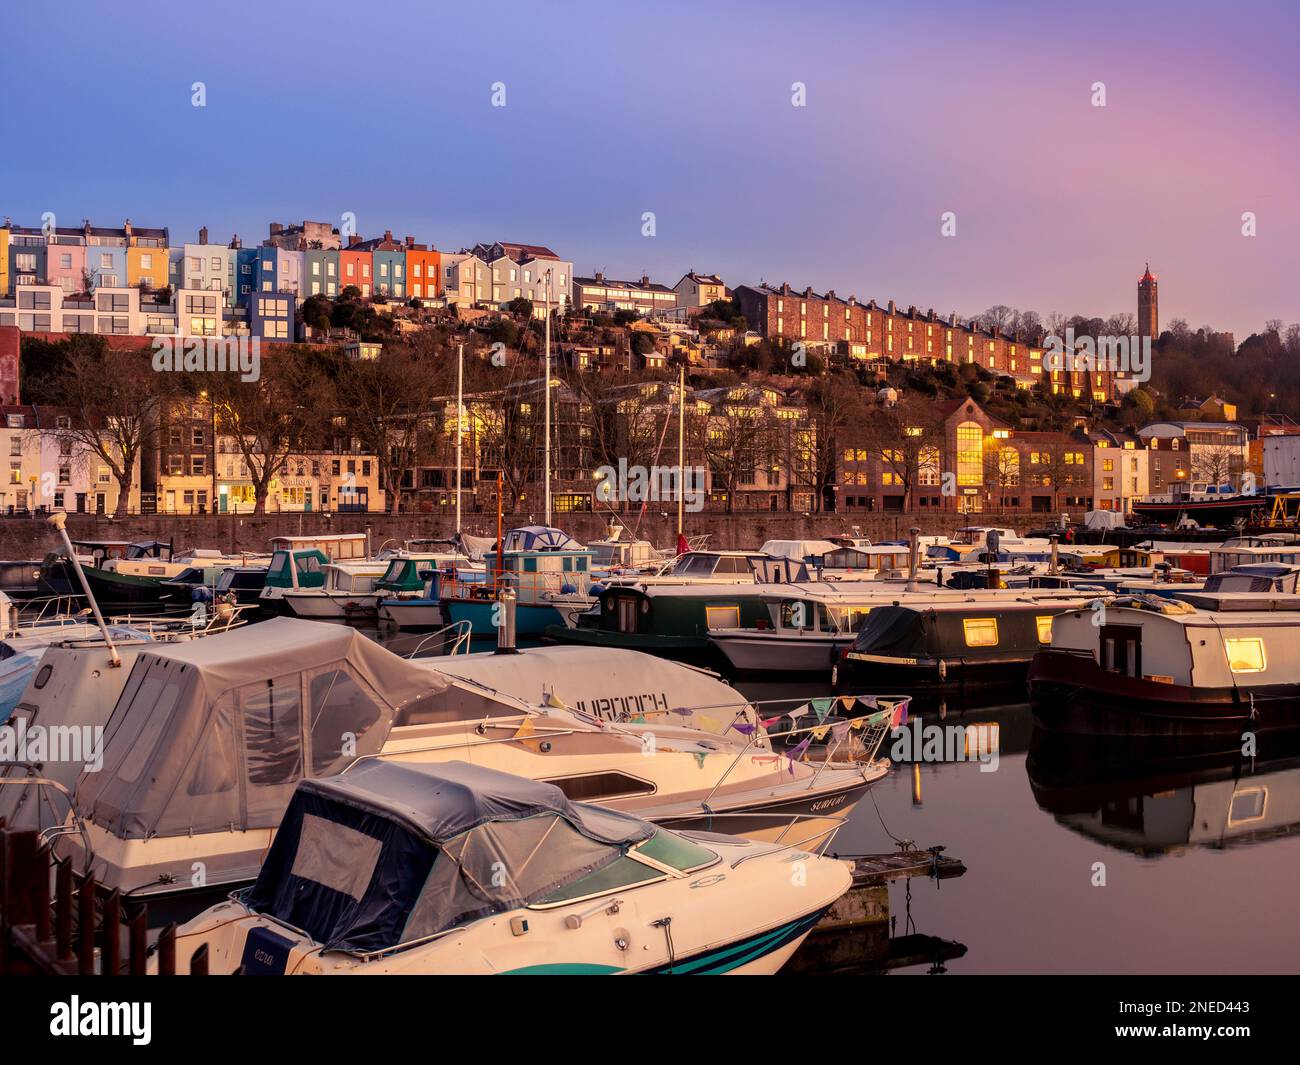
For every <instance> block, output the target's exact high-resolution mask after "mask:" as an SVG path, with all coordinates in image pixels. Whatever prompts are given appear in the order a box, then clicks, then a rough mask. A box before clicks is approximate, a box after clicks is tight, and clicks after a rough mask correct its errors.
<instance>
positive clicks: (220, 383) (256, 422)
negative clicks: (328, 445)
mask: <svg viewBox="0 0 1300 1065" xmlns="http://www.w3.org/2000/svg"><path fill="white" fill-rule="evenodd" d="M261 369H262V372H261V376H260V377H259V378H258V379H257V380H256V381H243V380H241V379H240V377H239V375H237V374H233V373H213V374H210V375H207V378H205V383H206V385H207V390H208V394H209V396H210V397H211V402H212V405H213V409H214V413H215V418H216V424H217V432H218V433H219V434H223V435H225V436H228V437H230V438H231V439H232V440H233V441H234V443H235V447H236V449H237V450H238V451H239V453H240V456H241V457H242V459H243V461H244V464H245V465H246V466H247V467H248V474H249V480H251V481H252V482H253V499H254V507H253V513H255V514H265V513H266V499H267V495H268V494H269V492H270V486H271V482H272V481H273V480H275V479H276V478H277V477H278V476H279V475H280V474H281V473H282V472H283V471H284V469H285V466H286V465H287V463H288V461H289V458H290V456H292V455H303V454H310V453H311V452H313V451H320V450H323V448H322V441H323V438H324V434H325V431H326V428H327V426H328V424H329V422H330V415H331V413H332V411H333V408H334V403H335V392H334V388H333V386H332V383H331V382H330V381H329V379H328V378H327V377H326V376H325V374H324V373H322V371H321V368H320V366H319V365H318V364H317V362H316V360H315V357H314V356H312V355H310V354H308V353H304V352H303V351H302V350H301V349H299V348H298V347H296V346H288V347H286V348H285V349H284V350H283V351H279V350H277V351H276V352H275V354H274V355H272V356H270V357H269V358H266V359H264V360H263V361H262V368H261Z"/></svg>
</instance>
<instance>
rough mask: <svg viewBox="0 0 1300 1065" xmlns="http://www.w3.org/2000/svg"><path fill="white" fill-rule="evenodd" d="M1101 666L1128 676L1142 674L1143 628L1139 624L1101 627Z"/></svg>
mask: <svg viewBox="0 0 1300 1065" xmlns="http://www.w3.org/2000/svg"><path fill="white" fill-rule="evenodd" d="M1100 648H1101V668H1102V669H1104V670H1106V672H1108V673H1119V674H1122V675H1123V676H1126V677H1140V676H1142V628H1141V626H1139V625H1103V626H1102V627H1101V645H1100Z"/></svg>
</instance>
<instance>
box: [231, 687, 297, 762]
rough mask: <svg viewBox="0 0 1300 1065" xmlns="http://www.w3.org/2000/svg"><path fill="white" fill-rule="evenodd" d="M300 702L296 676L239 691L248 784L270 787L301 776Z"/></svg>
mask: <svg viewBox="0 0 1300 1065" xmlns="http://www.w3.org/2000/svg"><path fill="white" fill-rule="evenodd" d="M301 701H302V695H301V691H300V689H299V686H298V674H297V673H290V674H288V675H286V676H284V677H277V678H274V679H272V680H268V681H266V682H265V683H259V684H252V685H249V686H248V687H246V688H243V689H241V690H240V702H241V703H242V704H243V712H244V749H245V754H246V756H247V759H248V782H249V783H250V784H257V785H260V786H262V787H273V786H275V785H277V784H287V783H289V782H290V781H293V780H297V779H298V778H299V777H300V776H301V775H302V737H301V734H300V732H299V725H298V720H299V704H300V703H301Z"/></svg>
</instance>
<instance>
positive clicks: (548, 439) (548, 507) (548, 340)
mask: <svg viewBox="0 0 1300 1065" xmlns="http://www.w3.org/2000/svg"><path fill="white" fill-rule="evenodd" d="M553 277H554V274H553V272H552V271H551V270H547V271H546V440H545V444H544V447H545V450H546V463H545V469H544V471H543V478H544V480H545V483H546V525H547V526H548V527H549V526H550V524H551V281H552V279H553Z"/></svg>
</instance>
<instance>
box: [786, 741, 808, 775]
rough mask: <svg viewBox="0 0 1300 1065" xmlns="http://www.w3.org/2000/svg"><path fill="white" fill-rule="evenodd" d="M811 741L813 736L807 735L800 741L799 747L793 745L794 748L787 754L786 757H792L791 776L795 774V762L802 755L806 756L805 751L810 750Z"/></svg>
mask: <svg viewBox="0 0 1300 1065" xmlns="http://www.w3.org/2000/svg"><path fill="white" fill-rule="evenodd" d="M810 743H812V736H811V735H808V736H805V737H804V738H803V739H802V740H801V741H800V743H799V745H798V746H797V747H792V748H791V749H790V753H789V754H787V755H786V757H787V758H789V759H790V775H791V776H794V763H795V762H796V761H797V760H798V759H800V758H802V757H803V756H804V753H805V752H806V751H807V750H808V745H809V744H810Z"/></svg>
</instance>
